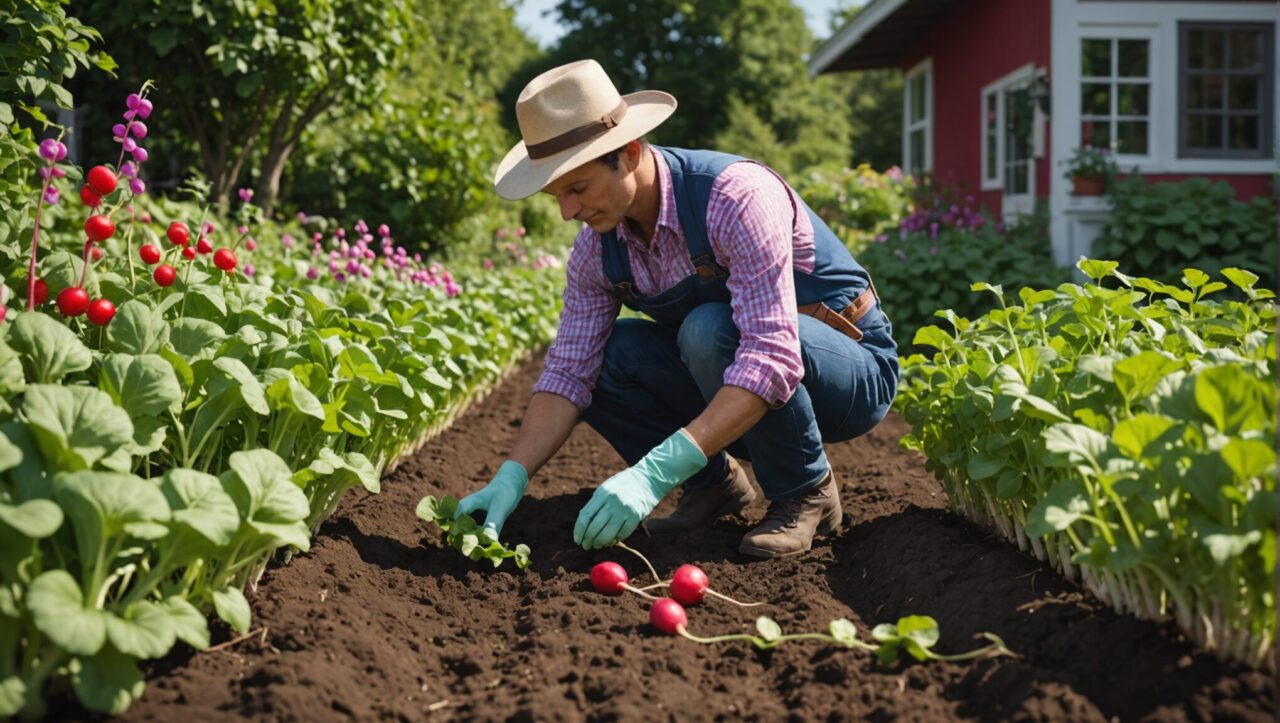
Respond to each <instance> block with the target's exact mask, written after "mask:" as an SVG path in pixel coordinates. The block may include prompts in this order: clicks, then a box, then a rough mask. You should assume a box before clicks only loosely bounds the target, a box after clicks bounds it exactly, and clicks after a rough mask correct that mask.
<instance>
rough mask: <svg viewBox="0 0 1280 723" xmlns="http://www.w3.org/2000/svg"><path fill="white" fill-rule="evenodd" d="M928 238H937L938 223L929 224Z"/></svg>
mask: <svg viewBox="0 0 1280 723" xmlns="http://www.w3.org/2000/svg"><path fill="white" fill-rule="evenodd" d="M929 238H931V239H936V238H938V222H937V221H934V222H933V223H931V224H929Z"/></svg>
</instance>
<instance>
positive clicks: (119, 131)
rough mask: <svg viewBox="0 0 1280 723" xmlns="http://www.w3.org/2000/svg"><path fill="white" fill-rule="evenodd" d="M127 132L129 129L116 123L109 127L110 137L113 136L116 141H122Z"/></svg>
mask: <svg viewBox="0 0 1280 723" xmlns="http://www.w3.org/2000/svg"><path fill="white" fill-rule="evenodd" d="M128 132H129V129H128V128H126V127H125V125H124V124H123V123H117V124H115V125H113V126H111V135H113V136H115V137H116V138H117V139H118V140H124V137H125V135H126V134H127V133H128Z"/></svg>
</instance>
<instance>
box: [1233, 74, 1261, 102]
mask: <svg viewBox="0 0 1280 723" xmlns="http://www.w3.org/2000/svg"><path fill="white" fill-rule="evenodd" d="M1227 87H1228V91H1227V107H1228V108H1229V109H1231V110H1257V109H1258V96H1259V94H1260V93H1261V90H1262V78H1261V77H1260V76H1249V75H1245V76H1237V77H1233V78H1228V79H1227Z"/></svg>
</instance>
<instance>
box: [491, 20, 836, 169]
mask: <svg viewBox="0 0 1280 723" xmlns="http://www.w3.org/2000/svg"><path fill="white" fill-rule="evenodd" d="M556 13H557V14H558V15H559V17H560V19H561V22H562V24H563V25H565V26H566V27H567V28H568V32H567V33H566V34H565V35H564V36H563V37H562V38H561V39H560V41H559V43H558V44H557V46H556V47H555V48H554V49H553V50H552V51H551V52H550V53H549V54H548V56H547V57H546V58H545V59H542V60H539V61H536V62H533V63H530V64H529V65H527V66H526V67H524V68H522V69H521V71H520V72H519V73H518V74H517V75H515V76H513V77H512V79H511V82H510V83H508V84H507V86H506V87H505V89H504V92H503V106H504V112H505V113H506V114H507V115H506V116H505V118H506V120H507V124H508V127H509V128H511V129H513V130H515V129H516V124H515V119H514V106H515V99H516V96H517V95H518V94H519V92H520V90H521V89H522V88H523V87H524V85H525V84H526V83H527V82H528V81H529V80H530V79H532V78H533V77H534V76H535V75H537V74H538V73H540V72H542V71H544V70H547V69H549V68H551V67H554V66H556V65H560V64H562V63H566V62H570V61H573V60H579V59H582V58H595V59H596V60H598V61H599V62H600V64H601V65H603V66H604V68H605V70H606V71H607V72H608V73H609V76H610V78H612V79H613V82H614V84H615V85H616V86H617V87H618V89H619V91H621V92H622V93H629V92H632V91H636V90H641V89H644V88H652V89H659V90H665V91H667V92H669V93H671V94H672V95H674V96H675V97H676V99H677V100H678V101H679V103H680V109H679V111H677V113H676V114H675V115H674V116H672V117H671V118H670V119H669V120H667V121H666V122H665V123H663V125H662V126H661V127H660V128H658V129H657V130H656V131H654V133H653V134H652V138H651V140H654V141H655V142H659V143H665V144H667V145H673V146H684V147H695V148H696V147H714V148H716V149H717V150H723V151H727V152H733V153H739V154H742V155H745V156H748V157H751V158H755V159H756V160H760V161H762V162H764V163H767V164H769V165H771V166H773V167H774V168H776V169H777V170H778V171H780V172H782V173H784V174H786V173H788V172H789V171H792V170H794V169H797V168H801V167H804V166H806V165H808V164H810V163H813V162H815V161H817V160H828V159H831V158H832V157H833V155H834V158H835V159H836V161H837V162H841V163H842V162H844V160H845V159H846V158H847V156H848V140H847V139H848V134H849V121H848V118H847V116H848V113H847V111H846V109H845V107H844V102H843V98H842V97H841V96H840V94H839V93H838V92H836V91H835V88H836V87H837V83H836V81H834V80H832V79H828V78H823V79H819V80H817V81H813V80H810V79H809V77H808V71H807V69H806V66H805V64H804V59H803V57H802V56H803V53H804V51H806V50H807V49H808V48H809V47H810V46H811V45H812V37H811V35H810V33H809V30H808V28H807V27H806V25H805V22H804V13H803V12H802V11H801V10H800V8H798V7H796V6H795V4H794V3H792V2H791V1H790V0H745V1H744V0H706V1H704V2H698V3H689V2H684V1H683V0H653V1H651V2H643V3H636V2H628V1H627V0H562V2H560V3H559V4H558V5H557V6H556ZM636 28H647V29H649V30H645V31H641V32H637V31H636ZM654 29H661V30H660V31H656V32H655V30H654ZM605 38H607V39H608V41H607V42H608V52H601V51H600V48H601V43H602V40H603V39H605Z"/></svg>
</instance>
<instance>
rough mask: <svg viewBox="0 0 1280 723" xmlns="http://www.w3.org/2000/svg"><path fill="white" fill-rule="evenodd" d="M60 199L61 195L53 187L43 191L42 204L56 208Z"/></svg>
mask: <svg viewBox="0 0 1280 723" xmlns="http://www.w3.org/2000/svg"><path fill="white" fill-rule="evenodd" d="M61 198H62V193H61V192H60V191H58V189H57V188H55V187H53V186H49V187H48V188H46V189H45V190H44V202H45V203H47V204H49V205H50V206H57V205H58V201H59V200H61Z"/></svg>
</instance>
